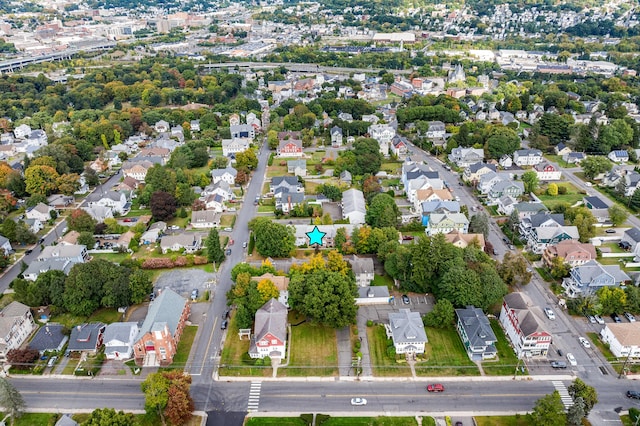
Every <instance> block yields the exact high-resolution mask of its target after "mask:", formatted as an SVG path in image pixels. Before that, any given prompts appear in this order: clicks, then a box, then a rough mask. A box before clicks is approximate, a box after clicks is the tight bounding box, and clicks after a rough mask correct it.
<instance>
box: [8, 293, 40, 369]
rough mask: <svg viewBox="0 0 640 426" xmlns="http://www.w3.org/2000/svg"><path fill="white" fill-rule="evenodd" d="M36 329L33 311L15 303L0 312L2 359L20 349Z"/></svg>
mask: <svg viewBox="0 0 640 426" xmlns="http://www.w3.org/2000/svg"><path fill="white" fill-rule="evenodd" d="M35 327H36V323H35V321H34V320H33V315H32V314H31V309H30V308H29V307H28V306H27V305H23V304H22V303H20V302H16V301H13V302H11V303H9V304H8V305H7V306H6V307H5V308H4V309H2V311H0V359H2V360H4V359H6V357H7V352H9V351H10V350H11V349H18V348H20V346H22V344H23V343H24V342H25V341H26V340H27V339H28V338H29V336H31V332H32V331H33V329H34V328H35Z"/></svg>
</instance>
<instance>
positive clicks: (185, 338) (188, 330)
mask: <svg viewBox="0 0 640 426" xmlns="http://www.w3.org/2000/svg"><path fill="white" fill-rule="evenodd" d="M197 332H198V326H197V325H188V326H186V327H185V328H184V331H183V332H182V336H181V337H180V343H178V350H177V351H176V354H175V355H174V356H173V363H171V365H170V366H169V367H168V369H169V370H183V369H184V368H185V366H186V364H187V360H188V359H189V352H191V346H193V340H194V339H195V338H196V333H197Z"/></svg>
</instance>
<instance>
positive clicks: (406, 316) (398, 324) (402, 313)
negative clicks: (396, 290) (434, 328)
mask: <svg viewBox="0 0 640 426" xmlns="http://www.w3.org/2000/svg"><path fill="white" fill-rule="evenodd" d="M389 325H390V326H391V332H392V334H393V341H394V342H398V343H412V342H415V343H422V342H427V333H426V332H425V331H424V325H423V324H422V318H420V313H419V312H411V310H409V309H400V310H399V311H398V312H391V313H389Z"/></svg>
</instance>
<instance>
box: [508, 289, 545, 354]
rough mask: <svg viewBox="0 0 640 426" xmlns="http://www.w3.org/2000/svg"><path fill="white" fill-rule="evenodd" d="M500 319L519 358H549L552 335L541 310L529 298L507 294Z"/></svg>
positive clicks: (521, 294) (519, 293)
mask: <svg viewBox="0 0 640 426" xmlns="http://www.w3.org/2000/svg"><path fill="white" fill-rule="evenodd" d="M499 318H500V325H501V326H502V329H503V330H504V333H505V335H506V336H507V338H508V339H509V341H510V342H511V346H512V347H513V350H514V351H515V352H516V355H517V356H518V358H530V357H534V356H535V357H538V356H539V357H546V356H547V353H548V352H549V346H551V341H552V335H551V333H549V332H548V331H546V329H545V327H544V324H545V322H544V320H543V319H542V311H541V309H540V308H539V307H537V306H535V305H533V304H532V303H531V301H530V299H529V298H528V296H526V295H525V294H524V293H521V292H514V293H509V294H507V295H506V296H505V297H504V299H503V301H502V308H501V309H500V317H499Z"/></svg>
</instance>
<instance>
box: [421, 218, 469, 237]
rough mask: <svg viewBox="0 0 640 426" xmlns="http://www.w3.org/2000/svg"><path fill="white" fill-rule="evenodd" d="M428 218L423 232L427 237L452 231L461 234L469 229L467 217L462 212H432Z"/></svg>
mask: <svg viewBox="0 0 640 426" xmlns="http://www.w3.org/2000/svg"><path fill="white" fill-rule="evenodd" d="M428 218H429V219H428V221H427V225H426V228H425V233H426V234H427V236H429V237H431V236H433V235H435V234H448V233H449V232H452V231H457V232H462V233H463V234H466V233H467V232H468V231H469V219H467V216H465V215H464V214H463V213H433V214H431V215H430V216H428ZM423 220H424V216H423Z"/></svg>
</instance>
